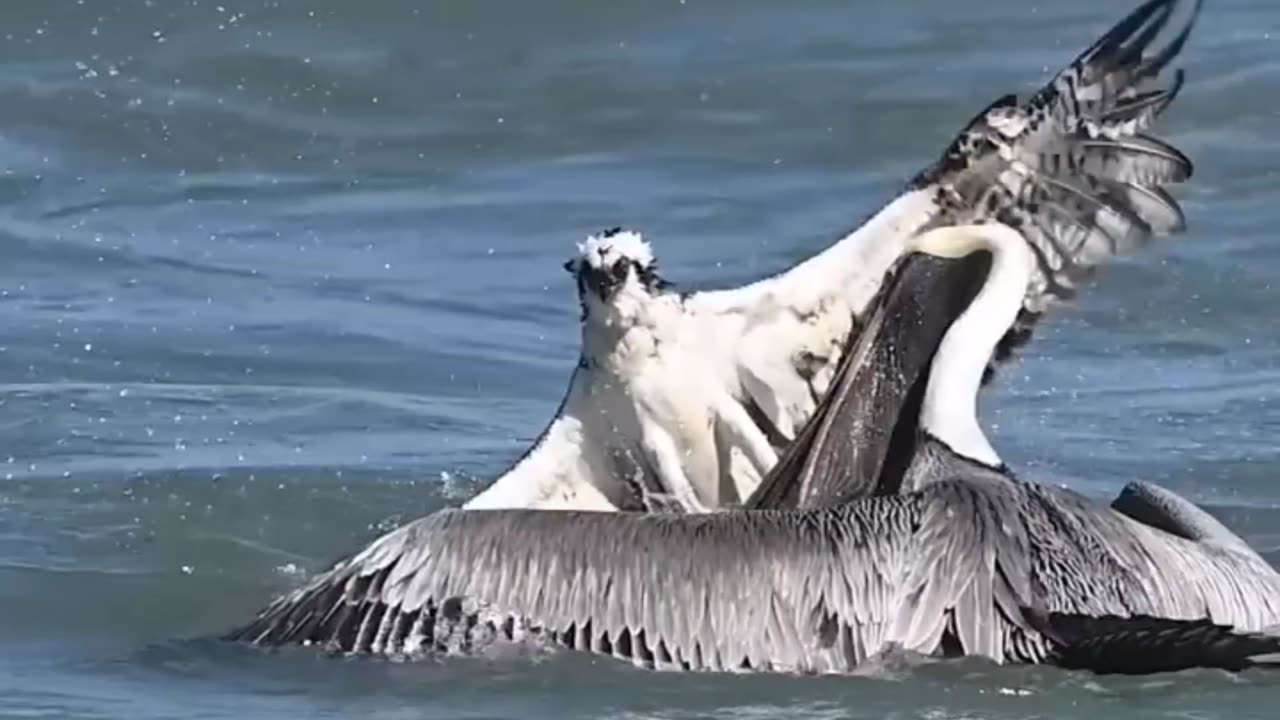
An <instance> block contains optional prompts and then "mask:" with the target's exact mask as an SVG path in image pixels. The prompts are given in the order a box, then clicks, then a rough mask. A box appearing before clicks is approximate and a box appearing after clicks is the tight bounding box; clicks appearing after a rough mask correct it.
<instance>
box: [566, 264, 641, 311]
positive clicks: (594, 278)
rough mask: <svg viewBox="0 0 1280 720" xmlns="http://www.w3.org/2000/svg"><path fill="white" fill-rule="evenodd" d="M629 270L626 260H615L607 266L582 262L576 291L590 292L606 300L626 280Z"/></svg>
mask: <svg viewBox="0 0 1280 720" xmlns="http://www.w3.org/2000/svg"><path fill="white" fill-rule="evenodd" d="M566 267H567V266H566ZM630 272H631V265H630V263H627V262H615V263H613V264H612V265H609V266H607V267H592V266H590V265H587V264H586V263H582V264H580V265H579V268H578V292H579V293H585V292H590V293H591V294H593V295H595V296H596V297H598V298H600V299H601V300H603V301H606V302H608V301H609V300H611V299H612V298H613V296H614V295H615V294H616V293H617V292H618V288H620V287H622V285H623V283H625V282H626V281H627V274H628V273H630Z"/></svg>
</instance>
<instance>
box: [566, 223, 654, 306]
mask: <svg viewBox="0 0 1280 720" xmlns="http://www.w3.org/2000/svg"><path fill="white" fill-rule="evenodd" d="M564 269H565V270H568V271H569V272H570V273H571V274H573V276H574V277H575V278H577V281H578V299H579V300H581V301H582V309H583V311H584V312H585V313H586V314H588V315H590V314H592V313H593V311H595V310H597V309H599V310H601V311H604V312H605V313H606V314H607V315H609V316H621V317H627V316H632V315H634V314H635V313H636V312H637V311H638V310H639V309H640V308H641V307H642V306H643V305H644V304H645V301H646V300H648V299H650V298H653V297H656V296H657V295H659V294H661V293H662V291H663V289H665V288H666V287H667V286H668V285H669V283H667V282H666V281H665V280H663V279H662V277H661V276H660V275H658V262H657V259H655V258H654V256H653V249H652V248H650V247H649V243H648V242H647V241H646V240H645V239H644V238H643V237H642V236H641V235H640V233H638V232H633V231H631V230H624V229H622V228H618V227H615V228H610V229H608V230H605V231H604V232H601V233H599V234H597V235H592V236H590V237H588V238H587V239H586V241H585V242H582V243H579V244H578V257H576V258H573V259H572V260H569V261H568V262H566V263H565V264H564Z"/></svg>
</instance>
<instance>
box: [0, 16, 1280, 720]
mask: <svg viewBox="0 0 1280 720" xmlns="http://www.w3.org/2000/svg"><path fill="white" fill-rule="evenodd" d="M1132 4H1133V3H1131V2H1127V1H1126V2H1109V1H1107V0H1087V1H1084V0H1082V1H1081V2H1069V3H1068V2H1040V1H1033V2H1018V1H1016V0H971V1H970V2H966V3H956V2H951V1H950V0H902V1H901V2H896V3H888V2H880V3H855V2H847V1H837V0H804V1H800V2H789V3H777V2H765V1H764V0H749V1H748V0H735V1H733V2H730V1H729V0H719V1H711V0H612V1H611V2H588V1H587V0H542V1H541V2H537V3H517V2H492V1H486V0H434V1H432V2H412V1H411V0H363V1H362V2H348V1H346V0H265V1H264V0H172V1H170V0H78V1H73V0H7V1H6V2H3V3H0V438H2V439H3V448H0V715H3V716H15V717H56V718H90V717H92V718H140V719H145V718H223V717H235V718H281V719H284V718H296V717H352V718H397V719H398V718H522V719H523V718H549V719H550V718H557V719H558V718H567V717H568V718H571V717H604V716H608V717H625V718H640V717H658V718H694V717H725V718H731V717H734V718H736V717H760V718H774V717H796V718H841V717H857V718H863V717H865V718H873V717H874V718H879V717H899V718H913V717H922V718H938V719H941V718H961V717H967V718H1025V717H1065V718H1096V717H1098V716H1099V714H1100V713H1115V714H1119V715H1121V716H1125V717H1175V716H1176V717H1196V718H1245V717H1274V713H1275V708H1276V703H1277V700H1280V680H1278V679H1276V678H1275V677H1274V676H1272V677H1269V676H1267V675H1265V674H1260V673H1245V674H1243V675H1241V676H1238V677H1233V676H1228V675H1224V674H1220V673H1214V672H1192V673H1183V674H1177V675H1166V676H1157V677H1152V678H1144V679H1123V678H1120V679H1117V678H1098V677H1091V676H1088V675H1080V674H1073V673H1066V672H1060V671H1057V670H1052V669H1043V668H1042V669H1034V668H1032V669H1026V668H1023V669H1018V668H1005V669H996V668H991V667H989V666H986V665H983V664H969V663H958V664H943V665H935V666H930V667H925V668H915V669H911V668H899V669H892V670H891V669H886V670H885V671H884V672H883V673H881V675H882V676H881V677H869V678H788V677H763V678H762V677H722V676H708V675H701V676H674V675H669V674H653V673H644V672H641V671H638V670H634V669H631V668H630V667H629V666H628V667H621V666H619V665H617V664H615V663H613V662H610V661H603V660H593V659H589V658H581V657H574V656H568V657H566V656H560V655H557V656H552V657H548V658H540V659H521V658H515V659H485V660H463V661H450V662H444V663H440V662H424V663H417V664H391V663H385V662H366V661H350V660H342V659H330V658H325V657H321V656H319V655H318V654H315V653H310V652H301V653H282V654H265V653H259V652H254V651H251V650H246V649H243V648H238V647H227V646H224V645H220V644H218V643H206V642H191V641H189V640H187V639H188V638H198V637H201V636H207V635H209V634H213V633H217V632H219V631H222V630H226V629H228V628H230V627H231V626H233V625H235V624H237V623H239V622H241V621H243V620H245V619H246V618H248V617H250V616H251V615H252V613H253V612H255V611H256V610H257V609H258V608H259V607H260V606H261V605H262V604H263V603H264V602H265V601H267V600H268V599H269V598H270V597H271V596H273V595H274V594H275V593H277V592H279V591H281V590H284V589H286V588H289V587H291V586H293V585H295V584H297V583H299V582H301V580H302V578H303V577H304V576H305V575H306V574H308V573H310V572H314V571H316V570H318V569H321V568H322V567H324V566H325V565H326V564H327V563H328V562H330V561H331V560H333V559H334V558H336V557H337V556H338V555H340V554H343V553H345V552H348V551H350V550H353V549H356V548H357V547H359V546H360V545H361V544H363V543H364V542H366V541H367V540H369V539H371V538H372V537H374V536H375V535H377V534H378V533H379V532H381V531H383V530H385V529H387V528H390V527H392V526H394V525H395V524H397V523H399V522H402V521H404V520H407V519H411V518H413V517H415V516H418V515H420V514H423V513H425V512H428V511H430V510H432V509H435V508H438V507H440V506H442V505H444V504H446V503H457V502H459V501H460V500H461V499H464V498H465V497H467V496H468V495H469V494H470V493H473V492H474V491H475V490H476V489H477V488H478V487H480V486H481V485H482V484H483V482H484V481H485V479H487V478H491V477H493V476H494V474H495V473H497V472H499V471H500V470H501V469H503V468H504V467H505V465H506V464H507V463H508V462H509V461H511V460H512V459H513V458H514V457H515V456H517V455H518V454H519V453H520V452H521V450H522V449H523V448H524V447H525V446H527V445H528V443H529V442H530V441H531V439H532V438H533V437H535V436H536V435H537V433H538V432H539V431H540V429H541V428H542V425H543V424H544V422H545V421H546V420H547V418H548V417H550V415H551V413H552V412H553V411H554V409H555V407H556V404H557V402H558V401H559V399H560V395H561V392H562V390H563V388H564V385H565V381H566V378H567V377H568V374H569V371H570V369H571V367H572V365H573V362H574V360H575V355H576V348H577V344H578V338H577V307H576V303H575V298H574V289H573V286H572V284H571V281H570V278H569V277H568V276H567V275H565V273H564V272H563V270H561V267H560V265H561V262H562V261H563V260H565V259H566V258H567V257H568V256H569V255H570V254H571V253H572V252H573V250H574V243H575V242H577V241H578V240H580V239H582V238H583V237H584V236H585V235H586V234H587V233H589V232H593V231H597V230H599V229H601V228H604V227H608V226H611V225H617V224H622V225H631V226H634V227H637V228H639V229H641V230H644V231H646V232H647V233H648V234H649V235H650V237H651V238H652V240H653V241H654V243H655V245H656V247H657V249H658V251H659V253H660V254H661V258H662V264H663V267H664V268H665V271H666V274H667V275H669V276H670V277H671V278H672V279H674V280H676V281H678V282H679V283H681V284H683V285H686V286H692V287H706V286H713V285H729V284H737V283H740V282H743V281H746V280H748V279H752V278H756V277H760V276H762V275H764V274H766V273H770V272H773V271H777V270H780V269H782V268H785V267H787V266H789V265H790V264H792V263H794V262H796V261H798V260H799V259H801V258H804V257H806V256H808V255H810V254H812V253H814V252H816V251H817V250H819V249H820V248H822V247H824V246H825V245H826V244H827V243H829V242H830V241H832V240H833V239H834V238H836V237H837V236H838V235H839V234H840V233H841V232H842V231H844V230H846V229H848V228H849V227H851V226H852V225H853V224H855V223H856V222H858V221H859V220H860V219H862V218H863V217H865V216H866V215H867V214H868V213H869V212H870V211H871V210H873V209H875V208H876V207H877V206H878V205H879V204H881V203H883V202H885V201H886V200H888V199H889V198H890V197H892V195H893V194H894V193H895V192H896V191H897V190H898V189H899V188H900V187H901V184H902V183H903V182H904V181H905V180H906V179H907V178H908V177H909V176H910V175H911V174H912V173H914V172H915V171H916V170H918V169H920V168H922V167H923V166H925V165H926V164H928V163H929V162H931V161H933V160H934V159H935V158H936V157H937V155H938V153H939V152H940V151H941V149H942V148H943V147H944V145H945V144H946V143H947V142H948V141H949V140H950V138H951V136H952V135H953V133H955V132H956V131H957V130H958V129H959V128H960V127H961V126H962V125H963V124H964V123H965V122H966V121H967V120H968V119H969V118H970V117H971V116H972V115H973V114H974V113H975V112H976V111H977V110H978V109H980V108H981V107H983V106H985V105H986V103H987V102H989V101H990V100H992V99H994V98H995V97H997V96H998V95H1001V94H1003V93H1005V92H1009V91H1019V92H1026V91H1028V90H1030V89H1032V88H1034V87H1035V86H1036V85H1037V84H1039V83H1040V82H1043V81H1044V80H1045V79H1046V78H1047V76H1048V73H1049V72H1050V71H1052V70H1054V69H1056V68H1057V67H1058V66H1060V65H1061V64H1063V63H1065V62H1067V61H1068V60H1070V58H1071V57H1073V56H1074V55H1075V54H1076V53H1077V52H1078V51H1079V50H1080V49H1082V48H1083V47H1084V46H1085V45H1087V44H1088V43H1090V42H1091V41H1092V40H1093V39H1094V37H1095V36H1096V35H1097V34H1098V33H1100V32H1101V31H1102V30H1104V29H1105V28H1106V27H1107V26H1108V25H1109V24H1110V23H1112V22H1113V21H1115V20H1116V19H1118V18H1119V16H1120V15H1121V14H1123V13H1124V12H1127V11H1128V10H1129V8H1130V7H1131V5H1132ZM1183 64H1184V65H1185V66H1186V67H1187V68H1188V70H1189V80H1188V83H1187V86H1186V88H1185V91H1184V92H1183V94H1182V96H1181V98H1180V99H1179V101H1178V103H1177V104H1176V105H1175V106H1174V107H1173V109H1172V110H1171V111H1170V112H1169V113H1168V114H1167V115H1166V118H1167V120H1166V122H1165V123H1164V125H1163V126H1162V131H1164V132H1166V133H1167V134H1168V136H1169V137H1170V138H1171V139H1172V140H1173V141H1174V142H1175V143H1176V144H1177V145H1179V146H1180V147H1181V148H1183V149H1184V150H1185V151H1186V152H1187V153H1188V154H1189V155H1190V156H1191V157H1192V158H1193V159H1194V161H1195V162H1196V164H1197V172H1196V175H1195V177H1194V179H1193V181H1192V182H1191V183H1190V184H1189V185H1188V186H1187V187H1186V188H1185V189H1184V190H1182V191H1180V192H1179V197H1180V198H1181V199H1182V201H1183V202H1184V204H1185V208H1186V210H1187V214H1188V217H1189V222H1190V229H1189V231H1188V232H1187V233H1186V234H1185V235H1183V236H1181V237H1178V238H1176V239H1174V240H1170V241H1166V242H1161V243H1159V244H1155V245H1152V246H1150V247H1148V248H1146V249H1145V250H1143V251H1142V252H1140V253H1138V254H1137V255H1134V256H1132V257H1130V258H1127V259H1125V260H1122V261H1119V262H1116V263H1114V264H1113V265H1111V266H1109V267H1108V268H1107V269H1106V270H1105V271H1104V272H1103V273H1102V274H1101V275H1100V277H1099V279H1098V281H1097V282H1096V283H1094V284H1093V285H1091V286H1090V287H1089V288H1088V289H1087V290H1086V292H1085V294H1084V296H1083V297H1082V298H1081V300H1080V301H1079V302H1078V303H1076V304H1075V305H1073V306H1072V307H1069V308H1066V309H1064V310H1062V311H1059V312H1057V313H1055V314H1054V315H1053V316H1052V317H1051V318H1050V320H1049V321H1048V322H1047V323H1046V324H1045V329H1044V332H1043V333H1042V334H1041V335H1039V337H1038V339H1037V340H1036V341H1035V342H1034V343H1033V344H1032V345H1031V346H1030V348H1029V350H1028V352H1027V353H1026V354H1025V355H1024V357H1023V359H1022V360H1021V361H1020V362H1018V363H1017V364H1016V365H1014V366H1012V367H1011V368H1008V369H1006V370H1005V371H1004V372H1003V373H1002V375H1001V376H1000V380H999V382H998V384H997V385H996V386H995V388H994V390H993V392H991V393H989V394H988V395H986V396H985V400H984V408H983V413H984V415H985V417H986V418H987V420H988V422H989V423H990V424H991V425H992V426H993V427H994V429H993V434H994V435H995V437H996V442H997V444H998V446H999V447H1000V448H1001V450H1002V451H1003V452H1004V453H1005V454H1006V455H1007V457H1008V459H1009V460H1010V462H1011V464H1013V465H1014V466H1015V467H1016V468H1018V469H1019V470H1020V471H1021V472H1023V473H1024V474H1025V475H1027V476H1030V477H1035V478H1038V479H1042V480H1045V481H1051V482H1062V483H1067V484H1069V485H1072V486H1074V487H1077V488H1080V489H1082V490H1084V491H1085V492H1088V493H1091V494H1096V495H1098V496H1106V495H1109V494H1113V493H1114V492H1116V491H1117V490H1118V488H1119V487H1120V486H1121V485H1122V483H1124V482H1125V481H1126V480H1128V479H1131V478H1145V479H1148V480H1155V481H1158V482H1161V483H1166V484H1167V485H1169V486H1171V487H1173V488H1175V489H1177V490H1179V491H1181V492H1184V493H1187V494H1189V495H1190V496H1192V497H1193V498H1195V499H1196V500H1197V501H1200V502H1203V503H1206V504H1207V505H1209V506H1210V507H1211V509H1212V510H1213V511H1214V512H1215V513H1218V514H1220V515H1221V516H1222V517H1223V518H1225V519H1226V520H1227V522H1228V523H1229V524H1230V525H1231V526H1232V527H1234V528H1237V529H1239V530H1240V531H1241V532H1242V533H1243V535H1244V536H1245V537H1246V539H1247V540H1249V541H1250V542H1251V543H1254V544H1255V545H1256V546H1258V547H1260V548H1261V549H1262V550H1263V551H1264V552H1266V553H1268V555H1269V557H1273V558H1274V557H1276V556H1277V555H1280V510H1277V504H1278V503H1280V477H1278V476H1280V451H1278V449H1277V448H1278V445H1277V438H1280V286H1278V285H1277V282H1278V281H1280V237H1276V232H1275V226H1276V225H1277V224H1280V195H1278V194H1277V190H1278V189H1280V8H1277V6H1276V5H1275V3H1274V1H1273V0H1210V1H1209V2H1208V3H1207V7H1206V9H1205V12H1204V15H1203V17H1202V20H1201V22H1200V25H1199V26H1198V28H1197V30H1196V32H1195V34H1194V35H1193V37H1192V40H1191V42H1190V43H1189V45H1188V46H1187V48H1186V51H1185V53H1184V60H1183Z"/></svg>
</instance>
